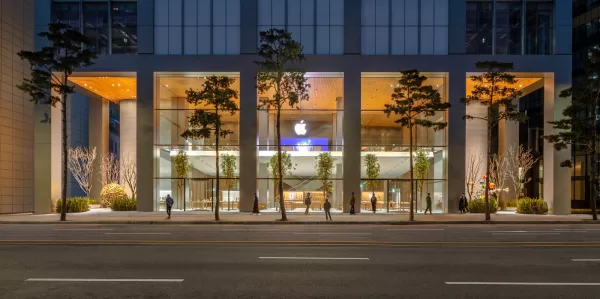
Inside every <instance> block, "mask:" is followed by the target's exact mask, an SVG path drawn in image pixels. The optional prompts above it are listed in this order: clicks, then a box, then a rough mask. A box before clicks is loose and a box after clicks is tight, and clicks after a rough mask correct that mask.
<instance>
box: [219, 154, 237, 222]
mask: <svg viewBox="0 0 600 299" xmlns="http://www.w3.org/2000/svg"><path fill="white" fill-rule="evenodd" d="M236 168H237V165H236V164H235V156H234V155H230V154H223V155H221V169H223V177H224V178H225V181H224V183H225V186H226V187H227V211H229V210H231V202H230V200H229V199H230V198H231V196H230V191H231V188H233V186H235V184H236V183H237V180H236V179H235V169H236Z"/></svg>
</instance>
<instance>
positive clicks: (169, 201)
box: [165, 194, 175, 219]
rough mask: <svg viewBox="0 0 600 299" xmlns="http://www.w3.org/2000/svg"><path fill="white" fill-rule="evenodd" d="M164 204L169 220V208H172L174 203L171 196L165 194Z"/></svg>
mask: <svg viewBox="0 0 600 299" xmlns="http://www.w3.org/2000/svg"><path fill="white" fill-rule="evenodd" d="M165 203H166V204H167V219H171V208H172V207H173V203H175V201H174V200H173V197H171V194H167V198H166V199H165Z"/></svg>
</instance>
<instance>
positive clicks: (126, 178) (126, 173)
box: [121, 155, 137, 198]
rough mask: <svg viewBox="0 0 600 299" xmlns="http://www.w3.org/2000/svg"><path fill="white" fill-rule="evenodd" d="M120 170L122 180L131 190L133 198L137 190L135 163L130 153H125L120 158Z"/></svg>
mask: <svg viewBox="0 0 600 299" xmlns="http://www.w3.org/2000/svg"><path fill="white" fill-rule="evenodd" d="M121 170H122V172H123V178H122V179H123V182H124V183H125V184H127V186H128V187H129V190H130V191H131V198H135V195H136V191H137V190H136V188H137V165H136V164H135V159H133V158H132V157H131V155H126V156H125V157H123V159H121Z"/></svg>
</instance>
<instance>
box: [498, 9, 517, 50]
mask: <svg viewBox="0 0 600 299" xmlns="http://www.w3.org/2000/svg"><path fill="white" fill-rule="evenodd" d="M522 6H523V5H522V3H521V2H520V1H507V2H497V3H496V54H497V55H510V54H521V36H522V30H523V22H522V21H521V19H522V9H521V8H522Z"/></svg>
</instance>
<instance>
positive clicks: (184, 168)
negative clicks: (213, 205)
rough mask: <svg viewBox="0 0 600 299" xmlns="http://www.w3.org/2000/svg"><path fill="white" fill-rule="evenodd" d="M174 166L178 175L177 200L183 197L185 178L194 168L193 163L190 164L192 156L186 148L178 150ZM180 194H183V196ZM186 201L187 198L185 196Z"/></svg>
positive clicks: (174, 158)
mask: <svg viewBox="0 0 600 299" xmlns="http://www.w3.org/2000/svg"><path fill="white" fill-rule="evenodd" d="M173 167H175V175H176V176H177V190H178V192H177V193H178V194H177V200H180V199H182V198H183V197H184V196H185V195H184V194H185V190H183V188H184V187H185V179H186V178H187V176H188V173H189V172H190V169H192V165H191V164H190V158H189V157H188V155H187V152H186V151H185V150H182V149H180V150H179V151H177V156H175V157H173ZM179 195H182V196H181V197H180V196H179ZM183 200H184V201H185V198H183Z"/></svg>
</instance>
